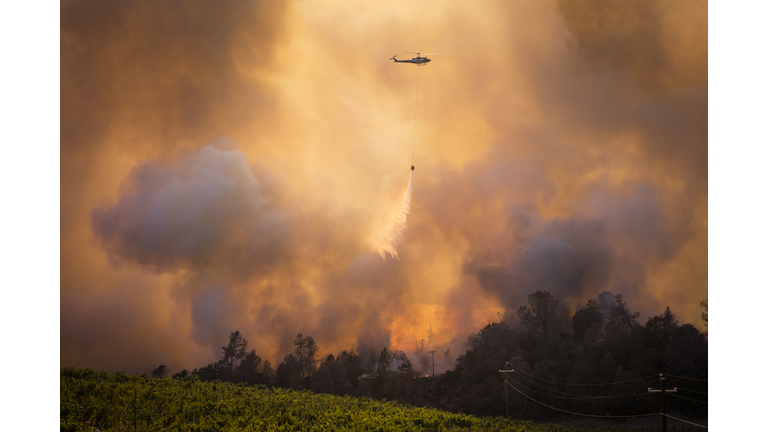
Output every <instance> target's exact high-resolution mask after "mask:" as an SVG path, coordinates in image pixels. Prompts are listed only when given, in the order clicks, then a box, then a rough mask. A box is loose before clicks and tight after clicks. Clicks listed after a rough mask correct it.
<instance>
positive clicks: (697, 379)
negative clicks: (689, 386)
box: [662, 373, 709, 382]
mask: <svg viewBox="0 0 768 432" xmlns="http://www.w3.org/2000/svg"><path fill="white" fill-rule="evenodd" d="M662 375H664V376H668V377H672V378H680V379H687V380H693V381H704V382H709V380H705V379H701V378H688V377H682V376H677V375H672V374H668V373H665V374H662Z"/></svg>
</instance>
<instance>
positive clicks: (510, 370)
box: [499, 362, 515, 418]
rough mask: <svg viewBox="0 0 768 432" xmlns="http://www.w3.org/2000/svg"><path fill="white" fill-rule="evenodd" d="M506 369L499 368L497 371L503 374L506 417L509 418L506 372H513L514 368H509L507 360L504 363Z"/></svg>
mask: <svg viewBox="0 0 768 432" xmlns="http://www.w3.org/2000/svg"><path fill="white" fill-rule="evenodd" d="M504 367H505V368H506V369H499V372H501V373H503V374H504V399H505V400H506V401H507V418H509V393H508V392H509V390H508V389H507V385H508V384H507V373H508V372H514V371H515V370H514V369H510V368H509V362H506V363H504Z"/></svg>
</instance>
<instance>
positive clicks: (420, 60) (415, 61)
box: [391, 56, 432, 65]
mask: <svg viewBox="0 0 768 432" xmlns="http://www.w3.org/2000/svg"><path fill="white" fill-rule="evenodd" d="M395 57H397V56H395ZM395 57H392V58H391V60H394V61H395V63H412V64H417V65H421V64H427V63H429V62H431V61H432V59H429V58H427V57H413V58H412V59H410V60H398V59H397V58H395Z"/></svg>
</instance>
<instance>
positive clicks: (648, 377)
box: [515, 369, 658, 387]
mask: <svg viewBox="0 0 768 432" xmlns="http://www.w3.org/2000/svg"><path fill="white" fill-rule="evenodd" d="M515 372H519V373H521V374H525V375H528V376H530V377H533V378H536V379H538V380H541V381H544V382H549V383H553V384H562V385H569V386H582V387H593V386H605V385H614V384H622V383H628V382H633V381H641V380H647V379H650V378H654V377H657V376H658V375H648V376H646V377H642V378H634V379H631V380H625V381H616V382H612V383H599V384H573V383H564V382H558V381H549V380H545V379H544V378H539V377H537V376H535V375H531V374H528V373H525V372H521V371H519V370H518V369H515Z"/></svg>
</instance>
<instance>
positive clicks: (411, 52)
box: [406, 51, 437, 55]
mask: <svg viewBox="0 0 768 432" xmlns="http://www.w3.org/2000/svg"><path fill="white" fill-rule="evenodd" d="M406 52H407V53H408V54H418V55H422V54H423V55H437V53H417V52H413V51H406Z"/></svg>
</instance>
